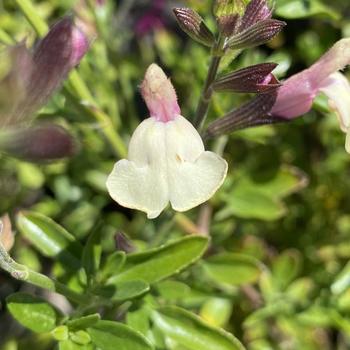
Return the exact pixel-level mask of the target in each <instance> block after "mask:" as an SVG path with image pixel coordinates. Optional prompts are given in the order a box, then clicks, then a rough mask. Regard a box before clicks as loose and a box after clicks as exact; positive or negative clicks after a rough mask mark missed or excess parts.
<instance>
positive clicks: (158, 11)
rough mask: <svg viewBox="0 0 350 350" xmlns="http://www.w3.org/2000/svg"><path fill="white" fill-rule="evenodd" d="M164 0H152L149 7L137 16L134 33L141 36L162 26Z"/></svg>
mask: <svg viewBox="0 0 350 350" xmlns="http://www.w3.org/2000/svg"><path fill="white" fill-rule="evenodd" d="M165 9H166V1H165V0H152V1H151V5H150V6H149V9H148V10H147V11H145V12H144V13H143V14H142V16H140V17H139V19H138V20H137V22H136V24H135V33H136V35H138V36H140V37H142V36H144V35H147V34H148V33H150V32H152V31H153V30H155V29H158V28H162V27H164V11H165Z"/></svg>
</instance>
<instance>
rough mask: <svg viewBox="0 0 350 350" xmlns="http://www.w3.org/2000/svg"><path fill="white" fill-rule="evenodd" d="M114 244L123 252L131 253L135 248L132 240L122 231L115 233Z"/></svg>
mask: <svg viewBox="0 0 350 350" xmlns="http://www.w3.org/2000/svg"><path fill="white" fill-rule="evenodd" d="M115 244H116V247H117V249H118V250H121V251H123V252H125V253H132V252H134V251H135V250H136V248H135V246H134V244H133V243H132V241H131V240H130V239H129V238H128V237H127V236H126V235H125V234H124V233H123V232H117V233H116V234H115Z"/></svg>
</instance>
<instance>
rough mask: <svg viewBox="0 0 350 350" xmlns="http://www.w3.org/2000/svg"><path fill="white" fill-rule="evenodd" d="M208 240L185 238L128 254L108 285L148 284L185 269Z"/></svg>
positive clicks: (198, 255)
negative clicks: (126, 282)
mask: <svg viewBox="0 0 350 350" xmlns="http://www.w3.org/2000/svg"><path fill="white" fill-rule="evenodd" d="M207 245H208V239H207V238H205V237H200V236H191V237H185V238H182V239H180V240H177V241H175V242H172V243H169V244H167V245H164V246H161V247H159V248H155V249H151V250H149V251H146V252H143V253H138V254H130V255H128V256H127V260H126V265H125V266H124V268H123V269H122V271H121V272H120V273H119V274H118V275H116V276H113V277H111V278H110V279H109V281H108V283H115V282H121V281H131V280H135V279H142V280H144V281H146V282H147V283H149V284H152V283H155V282H158V281H160V280H162V279H164V278H166V277H169V276H172V275H174V274H175V273H178V272H180V271H181V270H183V269H185V268H186V267H187V266H189V265H190V264H192V263H194V262H195V261H196V260H198V259H199V258H200V257H201V256H202V254H203V253H204V252H205V250H206V248H207Z"/></svg>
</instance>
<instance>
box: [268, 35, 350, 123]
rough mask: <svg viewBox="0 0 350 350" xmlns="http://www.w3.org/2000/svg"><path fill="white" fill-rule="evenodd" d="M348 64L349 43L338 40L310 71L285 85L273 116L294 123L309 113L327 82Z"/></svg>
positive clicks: (349, 55)
mask: <svg viewBox="0 0 350 350" xmlns="http://www.w3.org/2000/svg"><path fill="white" fill-rule="evenodd" d="M349 63H350V39H342V40H339V41H338V42H337V43H336V44H335V45H334V46H333V47H332V48H331V49H330V50H329V51H328V52H326V53H325V54H324V55H323V56H322V57H321V58H320V59H319V60H318V61H317V62H316V63H314V64H313V65H312V66H311V67H310V68H308V69H305V70H303V71H302V72H300V73H298V74H296V75H293V76H292V77H290V78H289V79H287V80H286V81H285V82H284V83H283V86H282V87H281V88H280V89H279V90H278V96H277V99H276V103H275V105H274V106H273V108H272V110H271V114H273V115H277V116H280V117H284V118H287V119H292V118H296V117H298V116H301V115H302V114H305V113H307V112H308V111H309V110H310V109H311V106H312V102H313V99H314V98H315V96H316V95H317V94H318V92H319V89H320V88H321V87H322V86H323V84H324V81H325V80H326V79H327V78H328V77H329V76H330V75H331V74H332V73H334V72H336V71H338V70H340V69H343V68H344V67H345V66H346V65H348V64H349Z"/></svg>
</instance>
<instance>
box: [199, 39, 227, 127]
mask: <svg viewBox="0 0 350 350" xmlns="http://www.w3.org/2000/svg"><path fill="white" fill-rule="evenodd" d="M223 54H224V52H223V41H222V39H221V38H220V37H219V38H218V40H217V42H216V43H215V44H214V46H213V48H212V54H211V56H212V57H211V62H210V66H209V69H208V74H207V78H206V80H205V83H204V87H203V90H202V93H201V96H200V99H199V102H198V106H197V110H196V113H195V117H194V121H193V125H194V127H195V128H196V129H197V130H201V129H202V127H203V125H204V122H205V118H206V117H207V114H208V109H209V104H210V101H211V96H212V94H213V89H212V84H213V82H214V81H215V79H216V75H217V73H218V69H219V65H220V61H221V58H222V56H223Z"/></svg>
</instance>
